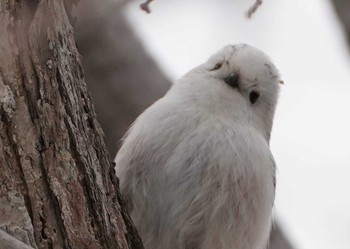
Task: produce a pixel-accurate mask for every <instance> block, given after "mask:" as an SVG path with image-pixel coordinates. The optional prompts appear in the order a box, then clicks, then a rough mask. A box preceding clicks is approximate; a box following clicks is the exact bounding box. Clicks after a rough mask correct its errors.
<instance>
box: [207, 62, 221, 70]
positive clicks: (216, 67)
mask: <svg viewBox="0 0 350 249" xmlns="http://www.w3.org/2000/svg"><path fill="white" fill-rule="evenodd" d="M222 64H224V63H222V62H218V63H216V64H215V66H214V67H213V68H212V69H210V70H209V71H215V70H218V69H220V68H221V67H222Z"/></svg>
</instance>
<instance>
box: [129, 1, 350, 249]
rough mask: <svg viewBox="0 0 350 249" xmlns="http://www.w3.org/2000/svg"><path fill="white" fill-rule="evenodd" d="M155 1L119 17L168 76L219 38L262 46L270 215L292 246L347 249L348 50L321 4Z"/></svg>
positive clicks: (209, 50)
mask: <svg viewBox="0 0 350 249" xmlns="http://www.w3.org/2000/svg"><path fill="white" fill-rule="evenodd" d="M253 2H254V0H251V1H248V0H215V1H214V0H176V1H175V0H156V1H154V2H153V3H152V4H151V9H152V13H151V14H150V15H147V14H146V13H144V12H142V11H140V9H139V7H138V3H132V4H130V5H129V6H128V8H127V9H126V11H125V15H126V16H127V18H128V20H129V21H130V23H131V24H132V26H133V27H134V28H135V29H136V30H137V33H138V35H139V37H140V38H141V39H142V41H143V42H144V45H145V47H146V48H147V49H148V51H149V53H150V54H152V55H153V56H155V58H156V60H157V62H158V64H159V66H160V67H161V68H162V69H163V70H164V71H165V72H166V73H167V74H168V75H169V77H170V78H171V79H173V80H175V79H177V78H179V77H181V76H182V75H183V74H184V73H186V72H187V71H188V70H189V69H191V68H192V67H194V66H196V65H198V64H201V63H203V62H204V61H205V60H206V59H207V58H208V57H209V56H210V55H211V54H213V53H214V52H216V51H217V50H219V49H220V48H221V47H223V46H224V45H227V44H233V43H248V44H251V45H253V46H256V47H258V48H260V49H262V50H263V51H265V52H266V53H267V54H268V55H269V56H270V57H271V58H272V59H273V61H274V62H275V64H276V65H277V67H278V68H279V69H280V72H281V75H282V79H283V80H284V82H285V85H284V86H283V87H282V89H281V96H280V102H279V105H278V108H277V113H276V117H275V123H274V128H273V132H272V140H271V148H272V151H273V154H274V156H275V159H276V162H277V164H278V175H277V177H278V178H277V181H278V182H277V184H278V185H277V196H276V208H275V210H276V211H275V213H276V219H278V220H279V223H280V224H281V227H282V229H283V231H284V232H285V233H286V234H287V236H288V237H289V238H290V240H291V242H292V243H293V244H294V246H295V247H296V248H297V249H314V248H315V249H330V248H336V249H350V194H349V190H350V180H349V179H350V163H349V162H350V80H349V79H350V56H349V53H348V50H347V47H346V42H345V37H344V34H343V33H342V30H341V27H340V24H339V23H338V20H337V18H336V16H335V13H334V11H333V8H332V6H331V4H330V3H329V2H328V1H327V0H293V1H288V0H265V1H264V3H263V5H262V6H261V7H260V8H259V9H258V11H257V12H256V13H255V15H254V16H253V18H252V19H251V20H247V19H246V18H245V16H244V13H245V11H246V10H247V9H248V7H249V6H250V5H251V4H252V3H253Z"/></svg>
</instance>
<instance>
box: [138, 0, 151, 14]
mask: <svg viewBox="0 0 350 249" xmlns="http://www.w3.org/2000/svg"><path fill="white" fill-rule="evenodd" d="M151 2H153V0H146V2H144V3H141V4H140V8H141V9H142V10H143V11H146V12H147V14H149V13H151V9H150V8H149V4H150V3H151Z"/></svg>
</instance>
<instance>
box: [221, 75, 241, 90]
mask: <svg viewBox="0 0 350 249" xmlns="http://www.w3.org/2000/svg"><path fill="white" fill-rule="evenodd" d="M224 81H225V83H226V84H227V85H229V86H230V87H232V88H239V75H238V74H231V75H230V76H228V77H226V78H225V79H224Z"/></svg>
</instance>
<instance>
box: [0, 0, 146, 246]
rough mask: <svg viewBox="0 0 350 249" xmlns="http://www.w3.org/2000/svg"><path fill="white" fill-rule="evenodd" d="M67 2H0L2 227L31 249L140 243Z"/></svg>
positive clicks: (0, 207)
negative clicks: (91, 93) (93, 100)
mask: <svg viewBox="0 0 350 249" xmlns="http://www.w3.org/2000/svg"><path fill="white" fill-rule="evenodd" d="M67 2H68V1H67ZM69 8H70V6H69V5H68V4H65V3H64V2H63V0H46V1H34V0H33V1H20V0H17V1H14V0H0V35H1V36H0V172H1V175H0V229H1V230H2V231H1V232H3V231H5V232H6V233H7V234H9V235H11V236H13V237H15V238H17V239H18V240H20V241H23V242H24V243H26V244H28V245H30V246H31V247H33V248H65V249H74V248H79V249H82V248H91V249H99V248H101V249H102V248H103V249H105V248H122V249H124V248H142V243H141V240H140V238H139V236H138V234H137V232H136V230H135V229H134V227H133V225H132V223H131V221H130V218H129V216H128V215H127V213H126V211H125V209H124V206H123V203H122V201H121V199H120V196H119V190H118V182H117V179H116V177H115V173H114V169H113V165H112V164H111V162H110V160H109V155H108V153H107V150H106V146H105V144H104V141H103V139H102V131H101V129H100V127H99V125H98V123H97V122H96V118H95V112H94V109H93V107H92V104H91V100H90V96H89V93H88V92H87V90H86V85H85V81H84V77H83V70H82V66H81V61H80V55H79V53H78V52H77V49H76V46H75V41H74V35H73V29H72V26H71V24H70V20H69V17H68V16H69V11H70V10H69ZM8 237H10V236H8ZM4 238H5V239H6V236H2V237H1V240H3V239H4ZM1 240H0V241H1ZM4 246H5V243H2V244H0V248H4Z"/></svg>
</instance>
